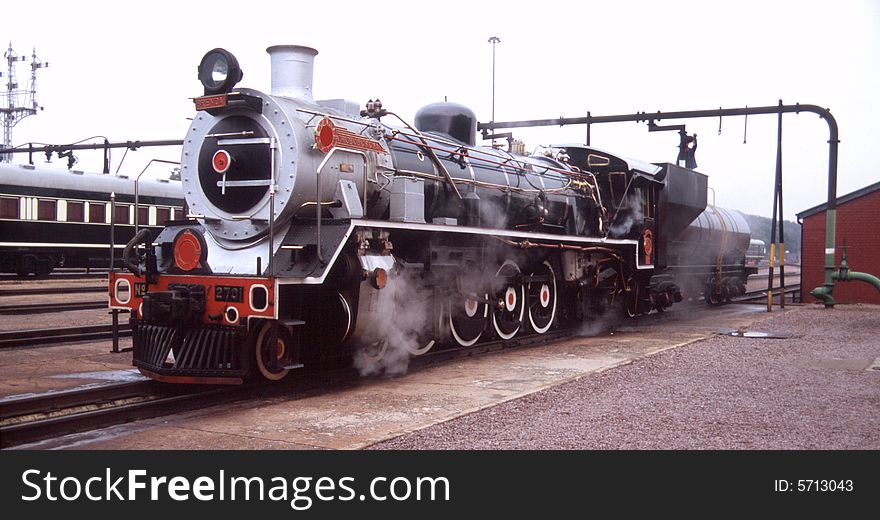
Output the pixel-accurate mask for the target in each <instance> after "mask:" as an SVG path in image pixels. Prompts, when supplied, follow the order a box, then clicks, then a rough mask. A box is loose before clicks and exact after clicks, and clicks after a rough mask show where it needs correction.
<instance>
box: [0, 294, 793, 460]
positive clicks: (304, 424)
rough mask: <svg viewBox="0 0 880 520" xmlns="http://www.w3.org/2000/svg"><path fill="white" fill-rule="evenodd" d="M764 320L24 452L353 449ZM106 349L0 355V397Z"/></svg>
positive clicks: (511, 358)
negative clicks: (1, 392)
mask: <svg viewBox="0 0 880 520" xmlns="http://www.w3.org/2000/svg"><path fill="white" fill-rule="evenodd" d="M778 312H779V311H777V313H778ZM766 316H767V312H766V309H765V307H763V306H759V305H731V306H727V307H723V308H719V309H704V308H700V309H699V310H691V309H685V308H679V309H676V310H675V311H673V312H668V313H666V314H664V315H662V316H656V317H648V318H647V319H644V320H642V321H641V322H640V323H639V324H638V325H637V326H635V325H632V326H626V327H623V328H620V329H618V330H617V331H616V332H614V333H611V334H605V335H600V336H595V337H578V338H574V339H568V340H565V341H561V342H558V343H556V344H553V345H548V346H541V347H530V348H523V349H517V350H512V351H506V352H500V353H493V354H488V355H483V356H477V357H474V358H468V359H462V360H455V361H452V362H448V363H444V364H440V365H435V366H431V367H428V368H424V369H421V370H417V371H414V372H411V373H409V374H406V375H403V376H399V377H394V378H385V377H378V378H366V379H363V380H361V381H360V382H359V383H358V384H355V385H354V386H353V387H351V388H346V389H343V390H332V391H327V392H325V393H322V394H319V395H314V396H309V397H304V398H297V397H296V396H291V397H290V398H271V399H264V400H258V401H253V400H251V401H246V402H242V403H237V404H234V405H224V406H217V407H213V408H208V409H204V410H198V411H193V412H189V413H185V414H180V415H176V416H169V417H164V418H157V419H153V420H147V421H140V422H137V423H133V424H129V425H123V426H118V427H114V428H108V429H106V430H102V431H96V432H91V433H88V434H81V435H76V436H68V437H66V438H61V439H55V440H52V441H47V442H43V443H39V444H35V445H30V446H29V447H30V448H80V449H359V448H363V447H367V446H370V445H372V444H374V443H376V442H380V441H382V440H385V439H389V438H393V437H396V436H398V435H401V434H403V433H406V432H411V431H415V430H419V429H422V428H425V427H427V426H430V425H433V424H437V423H441V422H443V421H447V420H449V419H452V418H455V417H459V416H462V415H466V414H470V413H473V412H475V411H478V410H482V409H485V408H488V407H492V406H494V405H497V404H499V403H502V402H506V401H510V400H513V399H516V398H518V397H521V396H524V395H528V394H532V393H535V392H538V391H540V390H543V389H546V388H549V387H552V386H555V385H559V384H562V383H565V382H568V381H572V380H575V379H578V378H581V377H583V376H585V375H587V374H590V373H595V372H598V371H604V370H609V369H612V368H614V367H617V366H620V365H623V364H628V363H631V362H633V361H635V360H638V359H640V358H643V357H646V356H651V355H653V354H656V353H658V352H662V351H664V350H667V349H672V348H676V347H679V346H682V345H686V344H689V343H692V342H695V341H700V340H701V339H704V338H706V337H709V336H712V335H714V334H716V333H717V332H718V331H721V330H731V329H739V328H748V327H750V326H751V325H752V324H753V323H755V322H757V321H759V320H762V319H763V318H765V317H766ZM89 349H91V352H90V353H89ZM98 349H102V350H103V352H101V351H99V350H98ZM107 349H108V346H107V345H103V346H93V347H88V346H80V347H54V348H52V349H32V350H31V351H29V352H28V351H20V352H16V353H0V381H2V382H3V386H4V390H5V391H6V392H7V393H8V392H9V388H11V387H13V386H14V388H16V389H18V390H20V391H35V390H36V389H41V388H47V387H49V386H55V385H57V384H58V381H61V380H62V379H64V378H61V377H59V376H61V375H62V372H63V370H62V367H66V368H67V372H68V374H73V375H74V376H75V377H78V378H79V377H81V378H82V379H80V381H87V380H90V378H91V380H92V381H94V378H95V377H96V376H97V374H95V373H94V372H95V367H96V366H100V365H102V364H104V365H103V366H105V368H106V371H107V372H108V373H116V372H117V371H119V370H125V368H124V367H122V366H121V365H122V364H124V362H125V360H124V359H120V358H125V357H127V356H118V355H108V354H106V350H107ZM65 356H67V360H66V361H65V360H64V359H62V358H64V357H65ZM113 356H118V357H113ZM39 358H43V361H40V360H39ZM55 358H57V359H55ZM16 359H18V360H19V361H16ZM50 360H51V361H50ZM77 374H78V375H77ZM28 381H30V384H29V385H28V384H27V382H28ZM47 381H51V383H47ZM13 383H15V384H14V385H13Z"/></svg>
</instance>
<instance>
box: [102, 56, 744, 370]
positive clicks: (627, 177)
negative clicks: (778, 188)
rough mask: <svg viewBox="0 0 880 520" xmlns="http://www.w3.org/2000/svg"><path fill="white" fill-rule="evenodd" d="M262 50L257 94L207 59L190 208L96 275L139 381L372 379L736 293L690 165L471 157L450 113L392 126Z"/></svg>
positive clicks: (308, 71) (565, 156) (740, 258)
mask: <svg viewBox="0 0 880 520" xmlns="http://www.w3.org/2000/svg"><path fill="white" fill-rule="evenodd" d="M267 52H268V53H269V55H270V58H271V63H272V87H271V93H265V92H260V91H257V90H253V89H248V88H236V87H235V85H236V83H237V82H238V81H239V80H240V79H241V77H242V74H241V70H240V68H239V67H238V63H237V60H236V59H235V57H234V56H233V55H232V54H231V53H229V52H228V51H226V50H224V49H214V50H212V51H210V52H208V53H207V54H206V55H205V56H204V58H203V59H202V61H201V63H200V65H199V69H198V70H199V78H200V80H201V82H202V85H203V86H204V89H205V90H204V95H202V96H199V97H197V98H194V102H195V107H196V110H197V112H196V114H195V116H194V117H193V120H192V125H191V127H190V128H189V130H188V131H187V134H186V137H185V140H184V145H183V151H182V160H181V177H182V184H183V190H184V195H185V199H186V202H187V205H188V208H189V211H190V212H191V213H190V214H189V215H188V218H187V219H186V220H179V221H175V222H169V223H167V224H166V227H165V228H164V230H162V231H161V233H159V235H158V236H157V237H152V236H150V234H149V232H148V231H143V232H141V233H139V234H138V236H136V237H134V239H133V240H132V241H131V242H129V243H128V244H127V246H126V249H125V252H124V261H125V263H126V265H127V267H128V272H116V273H111V276H110V287H109V292H110V305H111V307H112V308H116V309H122V310H126V311H128V312H130V313H131V316H130V323H131V327H132V330H133V347H134V349H133V350H134V354H133V363H134V365H135V366H137V367H138V368H139V369H140V370H141V372H143V373H144V374H146V375H147V376H149V377H151V378H154V379H158V380H161V381H169V382H184V383H214V384H217V383H220V384H235V383H241V382H243V381H245V380H248V379H251V378H255V379H265V380H272V381H274V380H280V379H282V378H284V377H285V376H287V375H288V374H289V373H290V372H291V371H295V370H297V369H300V368H302V367H305V366H308V365H310V364H313V363H320V362H323V361H326V360H328V359H336V358H340V357H345V358H354V359H355V361H356V362H357V363H363V364H364V365H365V366H371V367H377V366H378V367H379V369H382V368H383V367H384V369H386V370H390V368H389V367H390V366H391V361H389V360H393V359H395V358H400V357H401V356H403V357H405V358H407V359H408V357H409V356H417V355H422V354H424V353H426V352H428V351H430V350H432V349H440V348H450V347H458V348H467V347H470V346H473V345H475V344H478V343H480V342H483V341H490V340H501V341H507V340H511V339H513V338H516V337H518V336H523V335H527V334H545V333H547V332H548V331H551V330H555V329H558V328H562V327H573V326H577V325H579V324H582V323H585V322H590V321H593V320H597V319H600V318H601V317H602V316H607V315H609V314H616V313H620V314H622V315H629V316H635V315H638V314H643V313H648V312H652V311H663V310H664V309H666V308H668V307H669V306H670V305H672V304H673V303H674V302H678V301H681V300H682V299H683V298H684V295H685V293H686V292H687V293H688V295H689V296H691V297H696V298H699V297H700V296H702V297H703V298H705V299H706V300H707V301H709V302H710V303H720V302H723V301H725V300H726V299H729V298H730V297H731V296H732V295H734V294H737V293H739V292H742V291H744V287H745V280H746V278H747V276H748V274H749V271H748V270H747V269H746V268H745V266H744V253H745V251H746V249H747V248H748V245H749V239H750V236H749V230H748V226H747V224H746V223H745V221H744V220H743V219H742V217H741V216H739V215H738V214H737V213H735V212H730V211H726V210H723V209H721V208H715V207H712V206H708V207H707V201H706V191H707V179H706V177H705V176H704V175H703V174H700V173H698V172H695V171H693V170H689V169H686V168H682V167H679V166H677V165H674V164H649V163H644V162H640V161H635V160H629V159H625V158H622V157H620V156H617V155H614V154H611V153H608V152H605V151H602V150H598V149H594V148H590V147H586V146H583V145H578V144H565V145H552V146H545V147H542V148H540V149H538V150H536V151H535V152H534V153H530V154H525V153H523V150H522V147H521V146H517V144H516V143H514V144H513V146H511V147H510V148H511V149H510V150H502V149H499V148H497V147H485V146H478V145H477V144H476V130H477V119H476V117H475V115H474V113H473V112H472V111H471V110H470V109H468V108H466V107H464V106H461V105H459V104H455V103H449V102H441V103H434V104H430V105H428V106H425V107H424V108H422V109H421V110H419V111H418V113H417V114H416V116H415V120H414V124H412V125H411V124H409V123H408V122H406V121H404V120H403V119H402V118H400V117H398V116H397V115H396V114H394V113H393V112H391V111H389V110H387V109H386V108H385V107H384V106H383V104H382V103H381V101H379V100H375V101H372V100H371V101H370V102H368V103H367V105H366V108H365V109H364V110H359V108H360V107H359V106H358V104H356V103H353V102H350V101H346V100H339V99H337V100H322V101H315V100H314V99H313V96H312V71H313V64H314V57H315V55H316V54H317V51H315V50H314V49H311V48H308V47H302V46H274V47H270V48H268V49H267ZM392 122H393V123H394V124H391V123H392ZM141 246H145V247H141Z"/></svg>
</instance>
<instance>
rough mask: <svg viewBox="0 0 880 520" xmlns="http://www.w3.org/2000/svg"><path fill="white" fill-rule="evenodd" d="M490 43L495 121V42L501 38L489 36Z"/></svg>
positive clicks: (493, 119) (493, 114)
mask: <svg viewBox="0 0 880 520" xmlns="http://www.w3.org/2000/svg"><path fill="white" fill-rule="evenodd" d="M489 43H491V44H492V122H493V123H494V122H495V44H496V43H501V38H499V37H497V36H492V37H491V38H489ZM492 147H493V148H494V147H495V139H492Z"/></svg>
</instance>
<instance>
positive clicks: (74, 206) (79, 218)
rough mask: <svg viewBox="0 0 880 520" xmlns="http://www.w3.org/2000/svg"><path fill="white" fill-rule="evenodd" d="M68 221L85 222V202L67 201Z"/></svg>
mask: <svg viewBox="0 0 880 520" xmlns="http://www.w3.org/2000/svg"><path fill="white" fill-rule="evenodd" d="M67 221H68V222H85V203H84V202H78V201H75V200H68V201H67Z"/></svg>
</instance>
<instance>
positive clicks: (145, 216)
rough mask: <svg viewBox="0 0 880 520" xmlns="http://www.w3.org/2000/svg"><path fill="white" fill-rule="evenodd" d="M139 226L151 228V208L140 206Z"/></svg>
mask: <svg viewBox="0 0 880 520" xmlns="http://www.w3.org/2000/svg"><path fill="white" fill-rule="evenodd" d="M138 225H139V226H149V225H150V208H149V207H144V206H140V207H139V208H138Z"/></svg>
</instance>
